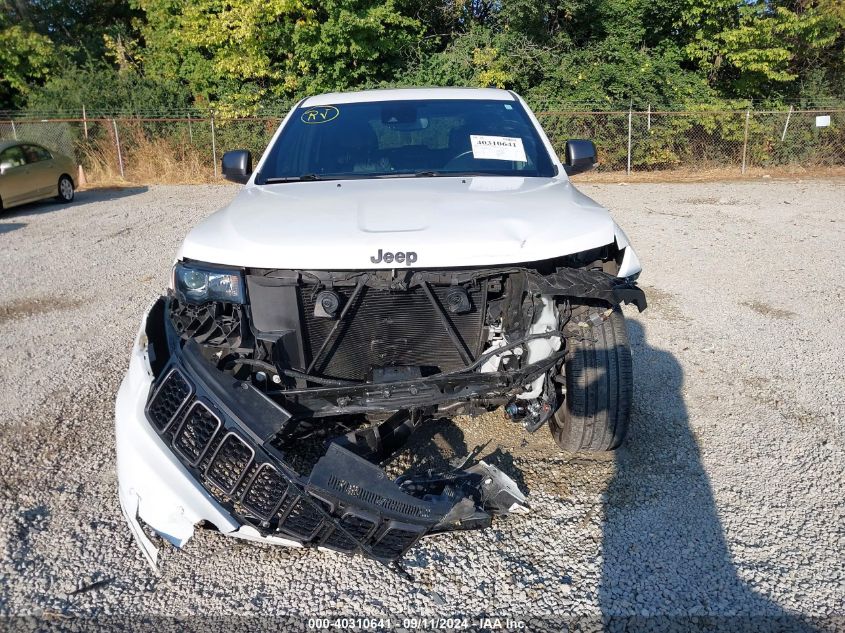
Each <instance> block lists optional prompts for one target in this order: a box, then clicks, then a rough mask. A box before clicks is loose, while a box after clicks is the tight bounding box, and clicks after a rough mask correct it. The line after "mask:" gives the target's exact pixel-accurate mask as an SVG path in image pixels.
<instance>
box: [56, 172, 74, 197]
mask: <svg viewBox="0 0 845 633" xmlns="http://www.w3.org/2000/svg"><path fill="white" fill-rule="evenodd" d="M58 192H59V193H58V195H57V196H56V200H58V201H59V202H72V201H73V181H72V180H71V179H70V177H69V176H62V177H61V178H59V188H58Z"/></svg>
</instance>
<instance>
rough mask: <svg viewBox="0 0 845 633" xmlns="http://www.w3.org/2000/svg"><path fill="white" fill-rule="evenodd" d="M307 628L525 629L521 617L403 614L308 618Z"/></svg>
mask: <svg viewBox="0 0 845 633" xmlns="http://www.w3.org/2000/svg"><path fill="white" fill-rule="evenodd" d="M307 624H308V628H309V629H313V630H318V631H319V630H330V629H341V630H342V629H364V630H379V631H381V630H392V629H393V628H394V627H397V628H402V629H405V630H444V629H445V630H453V631H461V630H473V631H499V630H503V631H519V630H524V629H525V628H526V623H525V621H524V620H515V619H511V618H509V617H503V618H501V617H483V618H478V619H470V618H436V617H432V618H418V617H406V618H402V619H401V620H398V619H397V620H393V619H391V618H352V617H350V618H309V619H308V623H307Z"/></svg>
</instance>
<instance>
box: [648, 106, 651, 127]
mask: <svg viewBox="0 0 845 633" xmlns="http://www.w3.org/2000/svg"><path fill="white" fill-rule="evenodd" d="M648 131H649V132H651V104H650V103H649V104H648Z"/></svg>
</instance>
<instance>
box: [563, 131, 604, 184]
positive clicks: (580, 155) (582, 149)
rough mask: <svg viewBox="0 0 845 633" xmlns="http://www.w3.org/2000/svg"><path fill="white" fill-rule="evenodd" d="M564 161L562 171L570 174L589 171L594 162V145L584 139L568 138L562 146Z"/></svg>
mask: <svg viewBox="0 0 845 633" xmlns="http://www.w3.org/2000/svg"><path fill="white" fill-rule="evenodd" d="M564 153H565V154H566V163H565V165H564V167H563V169H564V171H565V172H566V173H567V174H569V175H570V176H574V175H575V174H580V173H582V172H585V171H590V170H591V169H592V168H593V167H594V166H595V164H596V146H595V144H594V143H593V142H592V141H587V140H585V139H570V140H568V141H566V147H565V148H564Z"/></svg>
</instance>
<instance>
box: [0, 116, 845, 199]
mask: <svg viewBox="0 0 845 633" xmlns="http://www.w3.org/2000/svg"><path fill="white" fill-rule="evenodd" d="M537 117H538V119H539V120H540V123H541V124H542V125H543V128H544V129H545V130H546V133H547V134H548V136H549V138H550V140H551V142H552V144H553V145H554V146H555V149H556V150H557V152H558V154H559V155H561V156H562V155H563V147H564V144H565V142H566V140H567V139H569V138H587V139H592V140H593V141H594V142H595V144H596V146H597V148H598V152H599V164H598V167H597V172H598V173H602V172H604V173H606V174H610V175H612V174H617V173H618V174H620V177H622V176H624V175H626V174H631V173H634V174H648V173H657V174H665V175H666V176H667V177H672V176H673V174H676V173H680V172H689V173H693V174H703V173H707V172H711V173H713V174H715V175H733V174H736V175H740V174H745V173H748V172H749V171H750V170H754V169H759V168H763V169H767V170H769V169H778V168H785V169H787V170H789V169H801V170H804V171H810V172H812V171H813V170H814V169H817V170H822V169H824V168H829V167H845V109H829V110H792V109H790V110H788V111H759V110H758V111H755V110H744V111H710V110H700V111H698V110H687V111H654V112H652V111H645V112H642V111H633V110H631V111H611V112H601V111H575V110H552V109H546V110H539V111H538V112H537ZM280 121H281V116H280V115H279V114H274V115H271V116H261V117H248V118H234V119H217V118H215V117H213V116H210V115H209V116H202V117H196V116H190V115H188V116H179V117H173V116H171V117H153V116H145V117H139V116H133V117H129V116H123V117H114V118H85V119H83V118H46V119H41V118H39V119H34V118H24V117H21V118H10V119H7V120H0V140H11V139H16V140H23V141H32V142H35V143H39V144H41V145H44V146H45V147H47V148H49V149H51V150H54V151H58V152H60V153H62V154H66V155H68V156H72V157H74V158H75V159H76V160H77V162H78V163H79V164H80V165H82V166H83V168H84V170H85V176H86V179H87V180H88V182H89V183H92V184H107V183H113V182H119V181H127V182H136V183H182V182H213V181H214V180H215V179H217V178H219V160H220V156H221V155H222V153H223V152H225V151H227V150H230V149H236V148H238V149H241V148H242V149H249V150H251V151H252V152H253V154H254V155H255V156H259V155H260V154H261V153H262V152H263V150H264V148H265V147H266V146H267V143H268V142H269V140H270V138H271V136H272V135H273V132H274V131H275V129H276V128H277V127H278V125H279V123H280Z"/></svg>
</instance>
